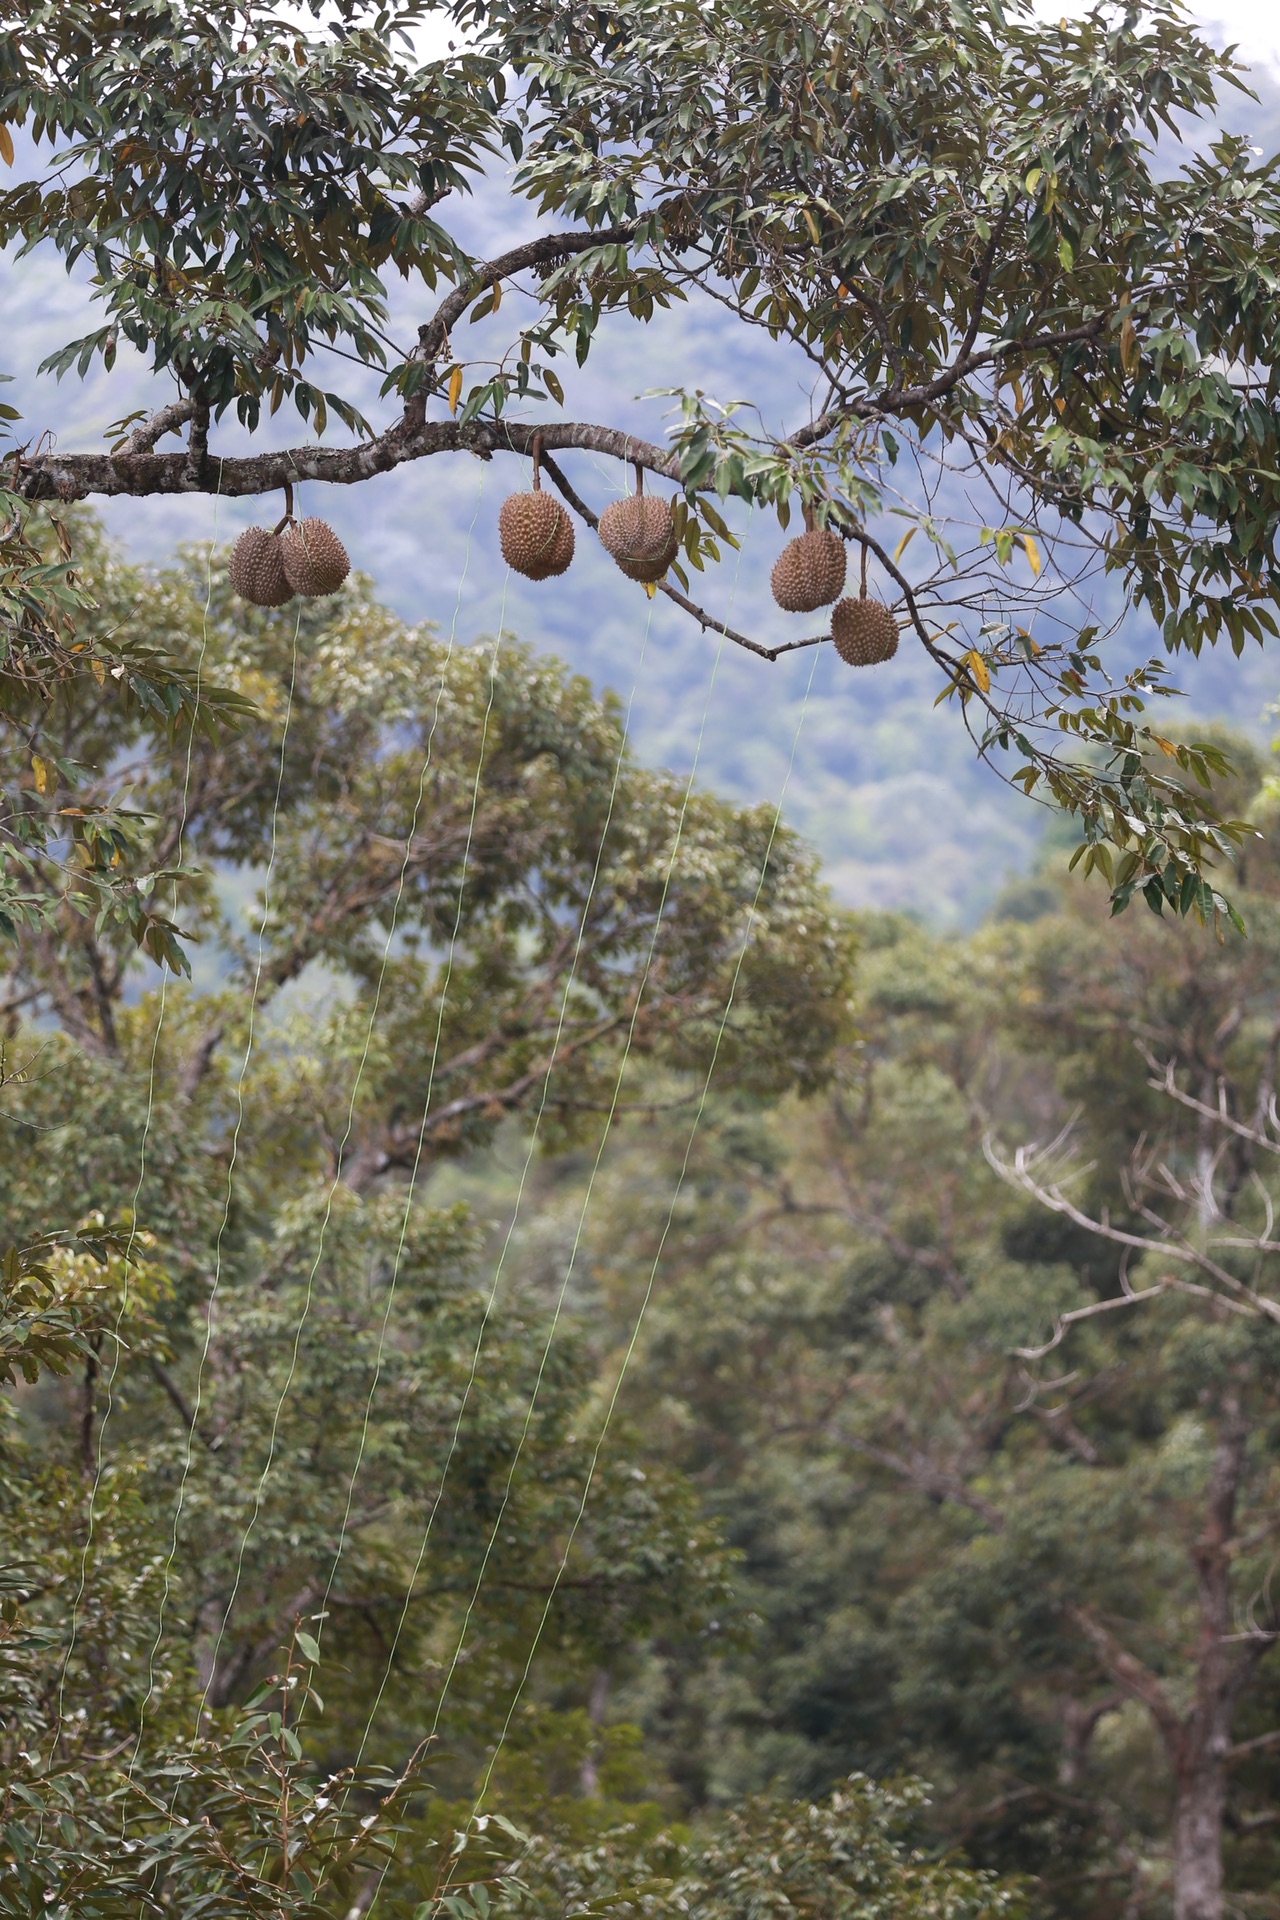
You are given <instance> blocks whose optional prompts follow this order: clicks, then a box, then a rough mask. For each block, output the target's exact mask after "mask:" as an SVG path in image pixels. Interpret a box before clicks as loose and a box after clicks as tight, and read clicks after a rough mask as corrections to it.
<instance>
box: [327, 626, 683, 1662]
mask: <svg viewBox="0 0 1280 1920" xmlns="http://www.w3.org/2000/svg"><path fill="white" fill-rule="evenodd" d="M652 625H653V605H652V602H650V605H649V609H648V614H647V617H646V619H645V625H644V633H643V635H642V637H641V642H640V652H639V657H638V659H637V661H636V674H635V679H634V680H633V681H632V685H631V693H630V695H629V697H628V699H627V705H626V711H625V713H624V715H623V722H622V728H621V732H620V738H619V741H618V753H617V758H616V759H615V761H614V768H613V778H612V781H611V783H610V788H609V800H608V804H607V806H606V808H605V818H604V825H603V828H602V829H601V834H600V844H599V846H598V848H597V850H596V857H595V865H594V868H593V869H592V874H591V880H590V884H589V886H588V888H587V895H586V900H585V902H584V905H583V909H582V918H581V920H580V922H579V925H578V932H577V936H576V940H575V944H574V950H573V953H572V955H571V957H570V962H569V968H568V973H567V976H566V980H565V986H564V992H563V994H562V995H561V999H560V1008H559V1013H558V1016H557V1021H556V1031H555V1037H554V1039H553V1040H552V1043H551V1048H550V1053H549V1058H548V1066H547V1071H546V1073H545V1075H544V1076H543V1080H542V1088H541V1093H540V1096H539V1101H538V1107H537V1110H536V1112H535V1114H534V1117H533V1124H532V1127H531V1129H530V1134H529V1139H528V1142H527V1145H526V1151H525V1156H524V1163H523V1165H522V1167H521V1169H520V1179H519V1183H518V1185H517V1188H516V1197H515V1202H514V1205H513V1207H512V1212H511V1218H510V1220H509V1222H508V1224H507V1230H506V1234H505V1237H504V1239H503V1242H502V1248H501V1251H500V1253H499V1255H498V1260H497V1264H496V1266H495V1268H494V1273H493V1281H492V1284H491V1286H490V1288H489V1292H488V1295H487V1297H486V1300H485V1305H484V1311H483V1313H482V1315H481V1318H480V1327H479V1331H478V1333H477V1336H476V1342H475V1346H474V1349H473V1351H472V1355H471V1365H470V1368H469V1371H468V1375H467V1381H466V1385H465V1387H464V1388H463V1392H462V1397H461V1400H460V1402H459V1405H458V1412H457V1415H456V1417H455V1420H454V1424H453V1432H452V1434H451V1436H450V1441H449V1446H448V1449H447V1451H446V1454H445V1460H444V1465H443V1467H442V1469H441V1474H440V1481H439V1484H438V1485H437V1488H436V1495H435V1499H434V1500H433V1502H432V1506H431V1512H430V1515H429V1517H428V1521H427V1526H426V1530H425V1532H424V1534H423V1538H422V1542H421V1545H420V1547H419V1553H418V1562H417V1566H416V1567H415V1570H414V1575H413V1576H412V1577H411V1579H410V1588H411V1589H412V1585H413V1579H414V1578H416V1574H417V1571H418V1569H419V1568H420V1567H421V1564H422V1559H423V1557H424V1556H425V1554H426V1551H427V1546H428V1543H429V1541H430V1537H431V1529H432V1525H433V1523H434V1520H435V1516H436V1513H437V1512H438V1511H439V1507H440V1502H441V1498H442V1496H443V1493H444V1486H445V1482H446V1480H447V1478H448V1474H449V1469H450V1467H451V1466H452V1464H453V1459H454V1455H455V1454H456V1452H457V1449H458V1443H459V1440H460V1437H461V1433H462V1422H463V1419H464V1418H465V1416H466V1411H467V1408H468V1406H469V1404H470V1400H471V1394H472V1392H473V1390H474V1387H475V1382H476V1375H477V1372H478V1369H479V1365H480V1356H481V1352H482V1350H483V1346H484V1340H485V1335H486V1333H487V1331H488V1328H489V1322H490V1320H491V1319H492V1317H493V1312H494V1309H495V1306H496V1304H497V1298H498V1289H499V1286H500V1283H501V1279H502V1274H503V1271H504V1269H505V1266H506V1260H507V1254H508V1253H509V1251H510V1248H511V1243H512V1240H513V1239H514V1237H515V1231H516V1226H517V1224H518V1221H519V1218H520V1211H521V1207H522V1205H523V1202H524V1195H525V1189H526V1186H527V1184H528V1179H529V1173H530V1170H531V1168H532V1166H533V1161H534V1158H535V1155H536V1153H537V1148H538V1140H539V1136H540V1133H541V1129H542V1122H543V1118H544V1116H545V1114H546V1109H547V1104H548V1100H549V1098H550V1091H551V1081H552V1077H553V1075H554V1072H555V1064H556V1057H557V1055H558V1053H559V1050H560V1041H561V1037H562V1035H563V1033H564V1026H565V1020H566V1018H567V1017H568V1009H569V1000H570V997H571V995H572V992H573V987H574V984H575V982H576V979H577V972H578V963H579V961H580V959H581V957H582V944H583V941H584V940H585V938H586V933H587V927H588V924H589V921H590V915H591V908H592V905H593V903H594V900H595V895H596V889H597V886H598V884H599V880H600V870H601V867H602V865H603V862H604V852H605V847H606V844H607V842H608V838H609V830H610V827H611V826H612V823H613V814H614V807H615V805H616V802H617V797H618V787H619V783H620V781H621V778H622V770H623V767H624V766H625V764H626V756H627V748H628V744H629V736H630V728H631V714H632V709H633V707H634V705H635V699H636V694H637V692H638V691H639V686H640V680H641V676H642V674H643V670H644V660H645V654H646V651H647V649H648V645H649V633H650V629H651V628H652ZM424 1119H425V1115H424ZM402 1244H403V1229H402ZM398 1273H399V1262H398V1261H397V1263H396V1267H395V1268H394V1269H393V1272H392V1277H391V1282H390V1285H389V1287H388V1292H387V1303H386V1307H385V1310H384V1312H383V1316H382V1325H381V1328H380V1331H379V1338H378V1350H377V1355H376V1359H375V1365H374V1373H373V1379H372V1382H371V1384H370V1388H369V1396H368V1399H367V1400H366V1403H365V1412H364V1424H363V1426H362V1428H361V1433H360V1442H359V1447H358V1450H357V1453H356V1462H355V1466H354V1468H353V1469H352V1474H351V1479H350V1482H349V1484H348V1487H347V1504H346V1509H345V1511H344V1513H343V1518H342V1528H341V1531H340V1532H339V1535H338V1547H337V1552H336V1553H335V1555H334V1559H333V1564H332V1566H331V1568H330V1570H329V1577H328V1580H327V1581H326V1583H325V1590H324V1597H323V1599H322V1601H321V1603H320V1611H319V1613H318V1614H317V1615H316V1616H315V1618H316V1623H317V1632H316V1636H315V1637H316V1640H317V1643H320V1641H321V1640H322V1637H323V1633H324V1628H325V1624H326V1621H327V1618H328V1610H329V1600H330V1597H331V1595H332V1592H333V1583H334V1580H335V1579H336V1578H337V1573H338V1567H339V1564H340V1562H341V1559H342V1554H343V1550H344V1548H345V1545H346V1538H347V1526H348V1523H349V1521H350V1518H351V1508H352V1504H353V1501H354V1498H355V1486H356V1479H357V1476H358V1475H359V1472H360V1467H361V1464H362V1462H363V1459H364V1452H365V1445H366V1441H367V1438H368V1432H369V1422H370V1419H371V1416H372V1411H373V1403H374V1397H375V1395H376V1393H377V1389H378V1383H379V1380H380V1378H381V1372H382V1363H383V1355H384V1350H385V1342H386V1336H387V1330H388V1326H389V1323H390V1318H391V1312H392V1308H393V1306H394V1301H395V1288H396V1280H397V1277H398Z"/></svg>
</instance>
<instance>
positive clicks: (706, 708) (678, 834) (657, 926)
mask: <svg viewBox="0 0 1280 1920" xmlns="http://www.w3.org/2000/svg"><path fill="white" fill-rule="evenodd" d="M741 565H742V554H741V550H740V549H739V552H738V558H737V562H736V564H735V567H734V579H733V591H732V593H731V596H730V613H731V612H732V608H733V603H734V600H735V598H736V595H737V586H738V576H739V573H740V570H741ZM727 617H728V616H726V618H727ZM724 644H725V637H724V634H723V633H721V634H720V636H719V640H718V643H717V646H716V651H715V655H714V658H713V661H712V668H711V676H710V679H709V680H708V683H707V697H706V701H705V703H704V705H703V710H702V718H701V722H700V724H699V728H698V737H697V742H696V745H695V748H694V755H693V761H692V764H691V766H690V769H689V777H688V780H687V781H686V783H685V789H684V794H683V797H682V799H681V804H680V812H679V815H678V817H677V822H676V831H675V835H674V836H673V840H672V847H671V854H670V857H669V859H668V862H667V868H666V873H665V875H664V878H663V887H662V894H661V897H660V900H659V904H658V912H657V915H656V917H655V920H654V926H653V932H652V934H651V936H650V941H649V949H648V952H647V954H646V956H645V962H644V966H643V968H642V970H641V979H640V984H639V987H638V988H637V991H636V996H635V999H634V1001H633V1003H632V1011H631V1019H630V1021H629V1023H628V1027H627V1036H626V1041H625V1044H624V1047H623V1055H622V1061H621V1063H620V1065H619V1068H618V1073H617V1076H616V1077H615V1081H614V1088H613V1094H612V1097H611V1100H610V1104H609V1109H608V1112H607V1114H606V1117H605V1124H604V1127H603V1129H602V1131H601V1136H600V1143H599V1146H598V1148H597V1151H596V1155H595V1161H594V1164H593V1166H592V1169H591V1174H590V1177H589V1179H588V1182H587V1189H586V1195H585V1197H584V1200H583V1204H582V1207H581V1209H580V1212H579V1216H578V1222H577V1227H576V1229H575V1232H574V1239H573V1246H572V1249H571V1251H570V1255H569V1261H568V1265H567V1266H566V1269H565V1274H564V1279H563V1280H562V1282H561V1284H560V1289H559V1292H558V1295H557V1298H556V1304H555V1308H554V1311H553V1314H552V1320H551V1326H550V1329H549V1331H548V1335H547V1340H546V1342H545V1344H544V1347H543V1351H542V1355H541V1359H540V1361H539V1364H538V1371H537V1374H536V1376H535V1379H534V1386H533V1392H532V1394H531V1396H530V1400H529V1404H528V1407H527V1409H526V1411H525V1416H524V1422H523V1425H522V1428H521V1433H520V1438H519V1440H518V1442H517V1445H516V1449H515V1453H514V1455H513V1458H512V1461H511V1465H510V1468H509V1471H508V1475H507V1480H506V1484H505V1487H504V1489H503V1493H502V1497H501V1500H500V1502H499V1509H498V1513H497V1516H496V1518H495V1520H494V1524H493V1526H492V1528H491V1529H490V1533H489V1537H488V1539H487V1541H486V1543H485V1549H484V1553H483V1555H482V1557H481V1563H480V1569H479V1572H478V1574H477V1577H476V1582H475V1586H474V1588H473V1590H472V1593H471V1596H470V1598H469V1600H468V1602H467V1607H466V1610H465V1613H464V1616H463V1621H462V1626H461V1629H460V1631H459V1633H458V1637H457V1640H456V1642H455V1645H454V1650H453V1654H452V1657H451V1659H450V1663H449V1667H448V1669H447V1672H446V1675H445V1680H444V1685H443V1687H442V1689H441V1692H440V1696H439V1699H438V1700H437V1702H436V1711H435V1715H434V1718H433V1720H432V1725H431V1731H430V1734H429V1735H428V1739H429V1740H433V1739H434V1738H435V1735H436V1732H437V1731H438V1729H439V1725H440V1717H441V1714H442V1712H443V1710H444V1703H445V1700H446V1698H447V1696H448V1692H449V1688H450V1686H451V1684H452V1681H453V1677H454V1674H455V1673H456V1671H457V1667H458V1662H459V1660H460V1659H461V1657H462V1649H463V1646H464V1645H465V1642H466V1634H467V1629H468V1627H469V1625H470V1621H471V1617H472V1614H473V1612H474V1610H475V1607H476V1604H477V1602H478V1600H479V1596H480V1590H481V1587H482V1585H483V1582H484V1576H485V1572H486V1570H487V1568H488V1565H489V1561H490V1558H491V1557H492V1554H493V1549H494V1546H495V1544H496V1542H497V1538H498V1534H499V1532H500V1530H501V1526H502V1521H503V1518H504V1516H505V1514H506V1509H507V1506H508V1504H509V1501H510V1497H511V1490H512V1486H513V1484H514V1480H515V1474H516V1471H517V1468H518V1467H519V1464H520V1459H521V1456H522V1453H523V1449H524V1444H525V1441H526V1439H527V1438H528V1434H529V1430H530V1427H531V1425H532V1422H533V1416H534V1411H535V1409H536V1406H537V1402H538V1396H539V1393H540V1392H541V1388H542V1382H543V1379H544V1378H545V1375H546V1369H547V1365H548V1362H549V1360H550V1357H551V1350H552V1346H553V1344H554V1341H555V1337H556V1333H557V1330H558V1328H559V1324H560V1318H561V1314H562V1312H563V1308H564V1302H565V1299H566V1297H567V1294H568V1289H569V1285H570V1281H571V1279H572V1275H573V1271H574V1267H575V1264H576V1261H577V1255H578V1249H579V1245H580V1242H581V1238H582V1231H583V1223H584V1222H585V1220H586V1216H587V1212H588V1209H589V1208H590V1205H591V1198H592V1194H593V1192H594V1188H595V1183H596V1178H597V1176H598V1174H599V1171H600V1167H601V1164H602V1162H603V1159H604V1153H605V1149H606V1147H607V1145H608V1141H609V1137H610V1133H611V1130H612V1127H613V1121H614V1117H615V1115H616V1112H617V1107H618V1101H619V1099H620V1097H621V1092H622V1085H623V1080H624V1078H625V1075H626V1070H627V1063H628V1061H629V1059H630V1055H631V1045H632V1040H633V1038H634V1035H635V1028H636V1022H637V1020H638V1018H639V1013H640V1004H641V1000H642V998H643V995H644V990H645V987H646V986H647V984H648V980H649V974H650V971H651V969H652V965H653V958H654V953H655V951H656V947H657V941H658V936H659V933H660V930H661V926H662V920H663V916H664V914H665V912H666V906H667V900H668V896H669V893H670V888H671V881H672V877H673V874H674V872H675V865H676V860H677V858H678V856H679V850H680V844H681V840H682V838H683V834H684V825H685V819H686V816H687V813H688V807H689V801H690V798H691V797H692V794H693V786H694V780H695V778H696V775H697V769H698V761H699V758H700V756H701V753H702V746H703V739H704V736H705V733H706V726H707V718H708V715H709V714H710V711H711V701H712V695H713V693H714V690H715V684H716V677H717V675H718V673H719V669H720V661H721V658H722V657H723V653H724ZM461 1422H462V1414H461V1412H460V1413H459V1416H458V1420H457V1422H456V1423H455V1427H454V1435H453V1442H452V1445H451V1448H450V1454H449V1459H452V1457H453V1452H454V1451H455V1450H456V1446H457V1441H458V1436H459V1432H460V1428H461ZM442 1493H443V1482H442V1485H441V1488H440V1490H439V1492H438V1493H437V1497H436V1501H435V1503H434V1504H433V1506H432V1509H431V1513H430V1514H429V1515H428V1519H427V1525H426V1529H425V1531H424V1534H423V1538H422V1542H421V1545H420V1546H419V1549H418V1554H417V1557H416V1559H415V1562H414V1566H413V1571H412V1573H411V1575H410V1578H409V1583H408V1586H407V1588H406V1590H405V1599H404V1604H403V1606H402V1607H401V1610H400V1617H399V1619H398V1620H397V1622H396V1629H395V1633H394V1635H393V1636H392V1641H391V1646H390V1648H389V1650H388V1653H387V1659H386V1664H385V1667H384V1671H383V1676H382V1680H381V1683H380V1684H379V1687H378V1691H377V1694H376V1695H375V1697H374V1701H373V1705H372V1707H371V1708H370V1711H369V1716H368V1719H367V1720H366V1722H365V1728H364V1733H363V1735H362V1737H361V1741H360V1747H359V1751H358V1754H357V1760H356V1764H357V1765H359V1763H360V1761H361V1760H362V1759H363V1757H364V1752H365V1748H366V1747H367V1745H368V1742H369V1738H370V1735H371V1733H372V1730H373V1725H374V1722H375V1720H376V1718H377V1714H378V1711H379V1708H380V1707H381V1704H382V1699H383V1696H384V1694H385V1692H386V1689H387V1685H388V1683H389V1681H390V1677H391V1669H392V1666H393V1664H394V1662H395V1657H396V1652H397V1650H398V1648H399V1645H400V1641H401V1638H402V1637H403V1634H404V1629H405V1625H406V1622H407V1620H408V1615H409V1607H410V1605H411V1604H412V1600H413V1589H414V1586H415V1584H416V1582H417V1579H418V1575H419V1574H420V1573H421V1571H422V1566H423V1562H424V1560H425V1558H426V1552H427V1545H428V1542H429V1540H430V1536H431V1530H432V1527H433V1525H434V1521H435V1515H436V1512H437V1511H438V1509H439V1505H440V1499H441V1495H442Z"/></svg>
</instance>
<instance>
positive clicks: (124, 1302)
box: [53, 463, 222, 1753]
mask: <svg viewBox="0 0 1280 1920" xmlns="http://www.w3.org/2000/svg"><path fill="white" fill-rule="evenodd" d="M221 494H222V466H221V463H219V466H218V485H217V488H216V490H215V492H214V496H213V534H212V538H211V539H210V542H209V548H208V552H207V555H206V560H205V593H204V606H203V608H202V609H201V616H200V651H199V653H198V654H197V656H196V688H195V702H194V705H193V707H192V710H191V726H190V729H189V731H188V734H187V758H186V766H185V768H184V771H183V780H182V809H181V812H180V814H179V817H178V833H177V840H176V843H175V847H174V858H175V863H176V865H177V866H179V867H180V866H181V864H182V843H183V841H184V839H185V838H186V831H187V822H188V819H189V817H190V808H191V764H192V758H193V755H194V753H195V742H196V723H197V721H198V719H199V716H200V702H201V698H202V696H203V692H204V662H205V655H206V653H207V652H208V647H209V609H210V607H211V606H212V604H213V554H214V549H215V547H216V546H217V543H218V508H219V506H220V505H221ZM177 888H178V883H177V880H176V879H175V880H174V899H175V903H176V899H177ZM175 911H176V905H175ZM168 996H169V967H168V963H167V962H166V961H161V963H160V1004H159V1007H158V1009H157V1012H156V1024H155V1031H154V1032H153V1034H152V1036H151V1058H150V1061H149V1063H148V1068H147V1105H146V1112H145V1115H144V1117H143V1124H142V1141H141V1146H140V1149H139V1154H138V1178H137V1181H136V1183H135V1185H134V1189H133V1200H132V1203H131V1205H130V1208H129V1239H128V1242H127V1244H126V1246H125V1251H124V1273H123V1284H122V1289H121V1296H120V1306H119V1309H118V1311H117V1313H116V1318H115V1325H114V1327H113V1328H112V1336H111V1339H112V1360H111V1369H110V1372H109V1373H108V1375H107V1382H106V1386H107V1404H106V1406H105V1408H104V1409H103V1414H102V1419H101V1421H100V1422H99V1425H98V1436H97V1448H96V1452H95V1458H94V1470H93V1482H92V1485H91V1487H90V1489H89V1515H88V1526H87V1528H86V1532H85V1541H84V1547H83V1548H82V1550H81V1554H80V1579H79V1584H78V1586H77V1588H76V1593H75V1598H74V1599H73V1601H72V1604H71V1629H70V1633H69V1636H68V1641H67V1651H66V1654H65V1656H64V1658H63V1662H62V1669H61V1672H60V1673H59V1676H58V1704H57V1709H56V1712H55V1715H54V1739H53V1752H54V1753H56V1752H57V1750H58V1744H59V1742H60V1740H61V1738H62V1721H63V1707H64V1705H65V1701H66V1686H67V1674H68V1671H69V1669H70V1666H71V1660H72V1656H73V1655H74V1653H75V1648H76V1641H77V1638H78V1635H79V1623H80V1606H81V1602H82V1601H83V1599H84V1593H85V1587H86V1585H87V1584H88V1577H89V1556H90V1554H91V1552H92V1550H93V1542H94V1537H95V1533H96V1528H97V1501H98V1489H99V1487H100V1486H101V1484H102V1467H103V1451H104V1445H105V1441H106V1432H107V1425H108V1422H109V1421H110V1419H111V1415H112V1412H113V1411H114V1408H115V1387H116V1375H117V1373H118V1372H119V1368H120V1354H121V1341H120V1329H121V1327H122V1326H123V1324H124V1317H125V1315H126V1313H127V1312H128V1310H129V1296H130V1275H131V1272H132V1259H133V1249H134V1247H135V1246H136V1244H137V1239H138V1207H139V1203H140V1201H141V1198H142V1188H143V1185H144V1183H145V1181H146V1177H147V1147H148V1144H149V1142H150V1138H151V1122H152V1119H153V1117H154V1114H155V1099H156V1063H157V1060H158V1059H159V1054H160V1036H161V1034H162V1032H163V1030H164V1023H165V1014H166V1011H167V1007H168ZM145 1710H146V1709H145V1702H144V1706H143V1711H144V1712H145Z"/></svg>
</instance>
